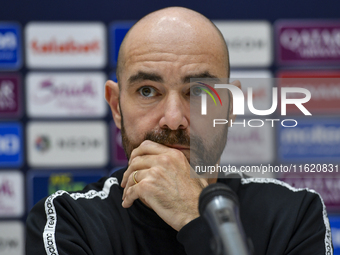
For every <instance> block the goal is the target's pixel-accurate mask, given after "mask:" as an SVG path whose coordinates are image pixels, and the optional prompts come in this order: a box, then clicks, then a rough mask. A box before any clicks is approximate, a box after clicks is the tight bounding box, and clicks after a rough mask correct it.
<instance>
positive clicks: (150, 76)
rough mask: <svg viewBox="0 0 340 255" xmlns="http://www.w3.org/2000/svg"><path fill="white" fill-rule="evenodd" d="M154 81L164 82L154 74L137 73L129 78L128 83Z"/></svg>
mask: <svg viewBox="0 0 340 255" xmlns="http://www.w3.org/2000/svg"><path fill="white" fill-rule="evenodd" d="M146 80H148V81H155V82H164V81H163V78H162V76H160V75H158V74H155V73H146V72H142V71H139V72H138V73H137V74H135V75H132V76H131V77H130V78H129V80H128V81H129V83H130V84H131V83H134V82H141V81H146Z"/></svg>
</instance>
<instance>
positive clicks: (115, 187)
mask: <svg viewBox="0 0 340 255" xmlns="http://www.w3.org/2000/svg"><path fill="white" fill-rule="evenodd" d="M124 170H125V169H122V170H119V171H117V172H115V173H113V174H112V176H111V177H105V178H102V179H101V180H99V181H98V182H96V183H92V184H90V185H88V186H87V187H86V188H85V189H84V190H83V191H81V192H77V193H75V192H72V193H68V192H65V191H58V192H56V193H54V194H53V195H51V196H49V197H48V198H47V199H44V200H42V201H40V202H39V203H37V204H36V205H35V206H34V208H33V209H32V211H31V212H30V214H29V215H28V218H27V235H26V236H27V239H26V254H27V255H37V254H39V255H40V254H48V255H54V254H59V255H64V254H76V255H83V254H88V255H89V254H96V255H111V254H126V255H136V254H153V255H155V254H156V255H164V254H169V255H170V254H171V255H174V254H187V255H199V254H212V252H211V250H210V239H211V236H212V234H211V231H210V229H209V227H208V225H207V224H206V222H205V221H204V219H203V218H201V217H199V218H197V219H195V220H193V221H191V222H189V223H188V224H187V225H186V226H184V227H183V228H182V229H181V230H180V231H179V232H177V231H175V230H174V229H172V228H171V227H170V226H169V225H167V224H166V223H165V222H164V221H163V220H162V219H161V218H160V217H158V215H157V214H156V213H155V212H154V211H152V210H151V209H149V208H147V207H146V206H144V204H142V203H141V202H140V201H139V200H136V201H135V202H134V204H133V206H131V207H130V208H128V209H124V208H123V207H122V205H121V203H122V194H123V189H122V188H121V187H120V182H121V180H122V176H123V172H124ZM218 181H219V182H222V183H225V184H227V185H228V186H229V187H230V188H231V189H232V190H234V191H235V192H236V194H237V195H238V197H239V201H240V216H241V220H242V224H243V227H244V229H245V232H246V235H247V236H248V237H250V238H251V240H252V242H253V245H254V251H255V253H254V254H259V255H264V254H267V255H280V254H287V255H288V254H289V255H313V254H315V255H321V254H327V255H328V254H333V249H332V244H331V231H330V227H329V222H328V218H327V213H326V209H325V206H324V204H323V201H322V199H321V197H320V196H319V195H318V194H317V193H315V192H314V191H311V190H308V189H299V190H297V189H294V188H292V187H290V186H289V185H288V184H286V183H283V182H280V181H277V180H273V179H258V178H256V179H255V178H236V179H232V178H230V179H219V180H218Z"/></svg>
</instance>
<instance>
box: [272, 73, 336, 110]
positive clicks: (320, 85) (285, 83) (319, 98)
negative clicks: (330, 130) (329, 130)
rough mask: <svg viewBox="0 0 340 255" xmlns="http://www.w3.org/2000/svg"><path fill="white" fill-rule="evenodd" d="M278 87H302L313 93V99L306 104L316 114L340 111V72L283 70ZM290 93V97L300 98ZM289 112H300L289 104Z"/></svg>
mask: <svg viewBox="0 0 340 255" xmlns="http://www.w3.org/2000/svg"><path fill="white" fill-rule="evenodd" d="M278 77H279V78H283V79H279V80H278V87H301V88H305V89H307V90H308V91H310V93H311V100H310V101H309V102H307V103H306V104H305V106H306V108H308V110H310V112H311V113H312V114H313V115H314V114H334V113H335V114H339V113H340V104H339V102H340V72H329V71H328V72H327V71H326V72H322V71H300V72H299V71H282V72H280V73H279V75H278ZM299 96H300V95H299V94H294V93H292V94H290V98H299ZM287 112H288V113H289V114H300V113H301V112H300V111H298V109H297V108H296V107H292V105H287Z"/></svg>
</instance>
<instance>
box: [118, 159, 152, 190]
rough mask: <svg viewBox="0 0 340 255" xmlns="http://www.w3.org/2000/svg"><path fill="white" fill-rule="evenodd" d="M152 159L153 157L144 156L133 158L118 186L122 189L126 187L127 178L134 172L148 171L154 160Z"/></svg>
mask: <svg viewBox="0 0 340 255" xmlns="http://www.w3.org/2000/svg"><path fill="white" fill-rule="evenodd" d="M152 157H154V155H144V156H137V157H135V158H134V159H133V160H132V161H131V163H130V165H129V167H128V168H127V169H126V171H125V173H124V175H123V179H122V182H121V184H120V186H121V187H122V188H125V186H126V182H127V181H128V179H129V176H130V175H131V174H132V173H133V172H134V171H136V170H141V169H148V168H150V167H151V166H152V164H153V162H154V159H153V158H152Z"/></svg>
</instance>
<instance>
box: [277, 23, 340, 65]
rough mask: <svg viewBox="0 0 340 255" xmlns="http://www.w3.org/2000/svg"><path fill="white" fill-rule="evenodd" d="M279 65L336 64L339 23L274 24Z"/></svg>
mask: <svg viewBox="0 0 340 255" xmlns="http://www.w3.org/2000/svg"><path fill="white" fill-rule="evenodd" d="M276 32H277V43H278V44H279V45H278V47H277V48H278V52H277V54H278V61H279V63H281V64H294V63H304V64H317V63H324V64H334V63H340V21H317V20H315V21H288V20H287V21H280V22H278V23H276Z"/></svg>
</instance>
